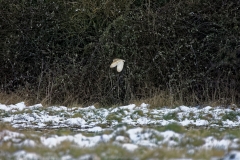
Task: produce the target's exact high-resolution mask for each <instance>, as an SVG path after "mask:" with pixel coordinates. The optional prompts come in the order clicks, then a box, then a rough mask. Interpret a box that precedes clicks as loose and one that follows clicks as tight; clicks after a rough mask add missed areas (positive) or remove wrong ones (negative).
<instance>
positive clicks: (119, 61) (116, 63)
mask: <svg viewBox="0 0 240 160" xmlns="http://www.w3.org/2000/svg"><path fill="white" fill-rule="evenodd" d="M124 62H125V60H123V59H119V58H116V59H113V62H112V64H111V65H110V68H114V67H116V66H117V71H118V72H121V71H122V69H123V65H124Z"/></svg>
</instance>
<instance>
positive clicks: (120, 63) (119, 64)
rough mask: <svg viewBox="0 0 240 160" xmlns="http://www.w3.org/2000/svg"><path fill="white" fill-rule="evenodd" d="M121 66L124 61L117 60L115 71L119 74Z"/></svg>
mask: <svg viewBox="0 0 240 160" xmlns="http://www.w3.org/2000/svg"><path fill="white" fill-rule="evenodd" d="M123 65H124V61H123V60H119V61H118V63H117V71H118V72H121V71H122V69H123Z"/></svg>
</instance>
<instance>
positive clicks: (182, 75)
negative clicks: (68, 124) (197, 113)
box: [0, 0, 240, 105]
mask: <svg viewBox="0 0 240 160" xmlns="http://www.w3.org/2000/svg"><path fill="white" fill-rule="evenodd" d="M0 2H1V4H0V16H1V18H0V24H1V25H0V27H1V31H0V33H1V38H0V46H1V50H0V63H1V68H0V76H1V79H0V83H1V91H2V92H5V93H12V92H19V91H20V92H22V93H24V94H25V95H26V96H28V98H29V99H32V100H33V101H42V102H46V103H61V104H70V103H73V102H77V103H83V104H90V103H96V102H99V103H101V104H114V103H128V102H129V101H130V100H135V99H144V98H149V97H151V96H154V95H157V94H159V93H162V92H163V93H164V94H167V95H168V96H171V97H173V99H174V100H175V101H180V102H181V103H185V104H194V105H196V104H203V103H206V102H210V101H219V103H222V104H229V103H239V100H240V97H239V91H240V72H239V62H240V29H239V26H240V17H239V15H240V11H239V7H240V2H239V1H238V0H233V1H231V2H229V1H227V0H225V1H214V0H210V1H209V0H197V1H192V2H190V1H188V0H183V1H179V0H173V1H166V0H158V1H146V0H135V1H134V0H123V1H117V0H112V1H106V0H103V1H93V0H76V1H64V0H58V1H51V0H39V1H25V0H21V1H13V0H11V1H10V0H6V1H0ZM115 57H118V58H123V59H125V60H126V63H125V67H124V70H123V72H121V73H117V72H116V71H115V70H111V69H110V68H109V65H110V63H111V61H112V59H113V58H115Z"/></svg>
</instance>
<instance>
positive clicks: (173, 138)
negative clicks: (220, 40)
mask: <svg viewBox="0 0 240 160" xmlns="http://www.w3.org/2000/svg"><path fill="white" fill-rule="evenodd" d="M0 123H4V124H5V123H6V124H10V125H11V126H12V127H13V128H16V130H14V131H11V130H8V129H7V128H1V129H0V146H1V145H3V144H6V143H9V145H10V144H11V145H13V146H18V147H19V150H18V151H17V152H14V154H13V155H12V156H13V157H14V158H16V159H41V155H38V154H36V153H32V152H27V151H25V150H24V149H23V148H24V147H29V146H30V147H37V146H44V147H47V148H49V149H54V148H56V147H58V146H59V145H61V144H62V143H64V142H66V141H69V142H71V143H72V144H73V145H74V146H76V147H79V148H86V147H87V148H88V147H90V148H91V147H96V146H98V145H99V144H102V143H111V145H116V146H120V147H122V148H123V149H125V150H127V151H129V152H134V151H136V150H138V149H141V148H142V147H147V148H150V149H155V148H162V147H166V146H167V147H168V148H175V149H177V148H181V147H182V146H185V147H186V149H187V153H186V154H183V157H179V158H182V159H189V158H188V155H191V154H194V153H195V152H197V151H198V150H200V149H217V150H220V151H222V152H223V153H225V154H226V156H225V157H224V160H227V159H229V160H230V159H231V160H237V159H239V160H240V152H238V151H237V150H239V149H240V137H237V136H235V135H231V134H229V135H225V136H223V137H221V136H220V137H219V136H213V135H209V136H202V137H199V136H198V135H194V137H191V138H192V139H191V138H190V137H189V135H188V134H186V132H182V131H177V130H176V131H174V129H166V130H160V129H157V128H158V127H164V126H169V125H170V124H176V125H177V126H183V128H185V129H186V130H187V129H189V130H191V129H196V128H197V129H198V128H201V129H202V130H204V129H206V130H208V129H218V130H219V131H223V130H226V129H232V130H237V129H238V128H239V127H240V109H229V108H228V109H226V108H222V107H210V106H206V107H187V106H179V107H176V108H167V107H164V108H163V107H161V108H160V107H159V108H155V109H151V108H150V106H149V105H148V104H144V103H143V104H141V105H140V106H136V105H135V104H130V105H127V106H120V107H112V108H95V107H94V106H89V107H86V108H79V107H71V108H67V107H65V106H51V107H43V106H42V105H41V104H36V105H33V106H26V105H25V104H24V102H21V103H18V104H15V105H4V104H0ZM65 128H67V129H71V130H72V131H74V132H72V133H71V134H67V135H57V134H50V135H49V134H41V135H38V134H34V133H33V134H31V136H29V135H25V134H24V133H23V132H22V131H24V130H28V129H35V130H37V131H42V130H46V129H49V130H51V129H65ZM238 131H239V132H240V130H238ZM89 133H92V134H90V135H89ZM86 134H88V135H86ZM216 134H217V133H216ZM193 139H198V141H201V142H202V143H200V145H197V146H194V145H192V144H191V141H193ZM185 143H187V144H185ZM183 144H184V145H183ZM21 148H22V149H21ZM229 150H232V151H231V152H228V151H229ZM227 153H228V154H227ZM4 154H6V153H2V152H0V156H2V157H4ZM7 156H9V155H7ZM92 156H95V157H92ZM100 157H101V158H102V156H100ZM189 157H190V156H189ZM91 158H92V159H94V158H95V159H98V158H99V156H96V155H82V156H80V157H78V159H91ZM135 158H136V157H135ZM45 159H46V157H45ZM61 159H74V158H73V157H72V155H70V154H66V155H63V156H61ZM99 159H100V158H99ZM212 159H219V158H214V157H213V158H212Z"/></svg>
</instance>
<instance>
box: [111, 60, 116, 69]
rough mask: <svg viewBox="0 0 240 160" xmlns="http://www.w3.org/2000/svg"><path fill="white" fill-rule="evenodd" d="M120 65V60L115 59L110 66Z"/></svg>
mask: <svg viewBox="0 0 240 160" xmlns="http://www.w3.org/2000/svg"><path fill="white" fill-rule="evenodd" d="M117 65H118V61H113V62H112V64H111V65H110V68H114V67H116V66H117Z"/></svg>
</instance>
